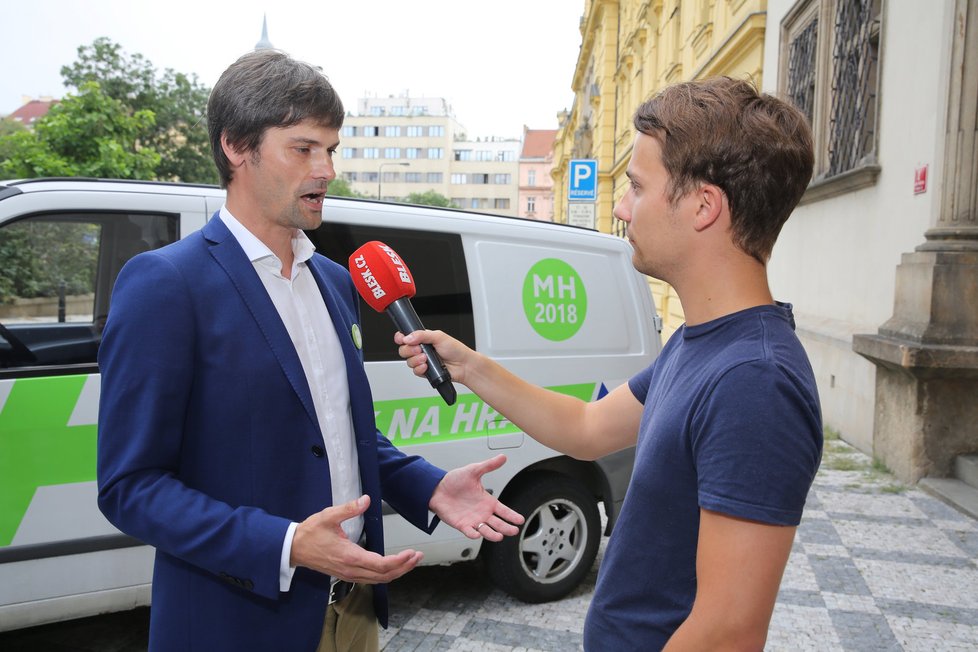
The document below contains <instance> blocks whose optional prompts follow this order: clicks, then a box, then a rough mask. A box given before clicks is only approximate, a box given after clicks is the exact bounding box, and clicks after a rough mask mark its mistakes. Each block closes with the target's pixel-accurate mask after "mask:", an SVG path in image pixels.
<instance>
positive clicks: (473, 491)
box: [428, 455, 523, 541]
mask: <svg viewBox="0 0 978 652" xmlns="http://www.w3.org/2000/svg"><path fill="white" fill-rule="evenodd" d="M505 463H506V456H505V455H497V456H496V457H493V458H491V459H488V460H486V461H484V462H475V463H473V464H468V465H466V466H463V467H461V468H458V469H453V470H451V471H449V472H448V473H447V474H446V475H445V477H444V478H442V480H441V482H439V483H438V486H437V487H435V493H433V494H432V495H431V501H430V502H429V503H428V507H429V508H430V509H431V511H433V512H434V513H435V514H437V515H438V517H439V518H440V519H441V520H443V521H445V522H446V523H448V524H449V525H451V526H452V527H453V528H455V529H456V530H458V531H459V532H461V533H462V534H464V535H465V536H467V537H468V538H470V539H478V538H479V537H480V536H481V537H483V538H485V539H488V540H489V541H502V538H503V537H504V536H513V535H514V534H516V533H517V532H519V531H520V530H519V528H518V527H517V526H518V525H521V524H522V523H523V517H522V516H521V515H520V514H519V513H517V512H515V511H513V510H512V509H510V508H509V507H507V506H506V505H504V504H502V503H501V502H499V500H498V499H497V498H496V497H495V496H493V495H492V494H490V493H489V492H487V491H486V490H485V488H483V486H482V476H484V475H485V474H486V473H489V472H490V471H495V470H496V469H498V468H499V467H501V466H502V465H503V464H505Z"/></svg>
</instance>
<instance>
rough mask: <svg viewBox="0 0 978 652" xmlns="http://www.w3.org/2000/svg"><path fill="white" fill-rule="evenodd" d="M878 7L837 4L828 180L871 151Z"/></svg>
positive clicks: (859, 0)
mask: <svg viewBox="0 0 978 652" xmlns="http://www.w3.org/2000/svg"><path fill="white" fill-rule="evenodd" d="M876 4H877V2H875V1H874V0H839V1H838V4H837V5H836V14H835V47H834V51H833V54H832V113H831V125H830V135H829V169H828V174H827V176H834V175H837V174H840V173H842V172H845V171H847V170H851V169H853V168H855V167H857V166H858V165H859V164H860V162H861V161H863V159H865V158H866V157H868V156H870V155H872V154H873V153H875V142H876V133H875V131H876V85H877V81H876V79H877V66H876V64H877V58H878V48H877V38H878V34H879V22H878V16H879V11H878V8H877V6H875V5H876Z"/></svg>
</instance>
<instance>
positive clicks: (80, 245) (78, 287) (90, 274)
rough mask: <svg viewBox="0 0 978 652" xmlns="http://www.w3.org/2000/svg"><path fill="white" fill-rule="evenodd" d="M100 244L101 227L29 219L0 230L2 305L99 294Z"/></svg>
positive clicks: (0, 290) (82, 223)
mask: <svg viewBox="0 0 978 652" xmlns="http://www.w3.org/2000/svg"><path fill="white" fill-rule="evenodd" d="M98 242H99V231H98V226H97V225H95V224H90V223H84V222H72V221H56V220H51V221H47V220H27V221H23V222H17V223H15V224H11V225H9V226H7V227H6V228H3V229H0V259H2V260H3V261H4V266H3V268H2V269H0V303H6V302H9V301H11V300H13V299H14V298H16V297H22V298H33V297H54V296H57V295H58V293H59V292H61V291H63V292H64V293H65V294H66V295H78V294H89V293H91V292H94V288H95V268H96V265H95V260H96V257H97V256H98Z"/></svg>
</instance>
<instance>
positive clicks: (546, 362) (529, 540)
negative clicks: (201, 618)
mask: <svg viewBox="0 0 978 652" xmlns="http://www.w3.org/2000/svg"><path fill="white" fill-rule="evenodd" d="M223 201H224V193H223V191H221V190H220V189H218V188H215V187H210V186H196V185H185V184H166V183H148V182H126V181H100V180H85V179H47V180H30V181H18V182H8V183H0V631H3V630H8V629H15V628H20V627H27V626H32V625H37V624H42V623H46V622H53V621H57V620H65V619H69V618H76V617H81V616H88V615H93V614H97V613H104V612H109V611H119V610H124V609H130V608H133V607H136V606H140V605H146V604H148V603H149V599H150V591H149V584H150V580H151V572H152V565H153V551H152V549H151V548H150V547H148V546H146V545H144V544H142V543H141V542H139V541H137V540H135V539H132V538H130V537H128V536H125V535H123V534H121V533H120V532H119V531H118V530H116V529H115V528H114V527H112V526H111V525H110V524H109V523H108V522H107V521H106V520H105V519H104V518H103V517H102V515H101V513H100V512H99V510H98V507H97V505H96V483H95V449H96V423H97V416H98V415H97V412H98V397H99V375H98V368H97V366H96V353H97V351H98V345H99V339H100V333H101V327H102V325H103V324H104V321H105V317H106V315H107V314H108V311H109V298H110V292H111V289H112V285H113V283H114V281H115V278H116V275H117V274H118V272H119V270H120V268H121V267H122V265H123V263H124V262H125V261H126V260H128V259H129V258H130V257H132V256H133V255H135V254H136V253H139V252H140V251H145V250H148V249H153V248H156V247H161V246H163V245H166V244H168V243H170V242H173V241H175V240H177V239H179V238H181V237H184V236H186V235H187V234H188V233H191V232H192V231H194V230H196V229H199V228H200V227H201V226H203V224H204V222H205V221H206V220H207V219H208V218H209V217H210V216H211V215H212V214H213V213H214V212H215V211H217V210H218V209H219V208H220V206H221V204H222V203H223ZM309 235H310V237H311V238H312V239H313V241H314V242H315V243H316V246H317V248H318V249H319V251H320V252H322V253H324V254H326V255H327V256H329V257H331V258H333V259H334V260H336V261H337V262H339V263H340V264H343V265H344V266H345V265H346V261H347V259H348V257H349V255H350V253H351V252H353V251H354V250H355V249H356V248H357V247H359V246H360V245H362V244H363V243H365V242H367V241H370V240H380V241H381V242H384V243H386V244H388V245H390V246H391V247H392V248H393V249H394V250H395V251H397V252H398V253H399V254H400V255H401V257H402V258H403V260H404V261H405V262H406V263H407V265H408V267H409V268H410V270H411V271H412V273H413V275H414V277H415V282H416V284H417V288H418V294H417V296H416V297H415V298H414V300H413V303H414V306H415V308H416V309H417V312H418V314H419V315H420V316H421V319H422V320H423V321H424V324H425V326H426V327H427V328H437V329H442V330H444V331H446V332H448V333H451V334H452V335H454V336H456V337H458V338H459V339H460V340H462V341H463V342H466V343H467V344H469V345H470V346H472V347H474V348H476V349H478V350H479V351H482V352H484V353H486V354H488V355H490V356H492V357H493V358H495V359H497V360H499V361H500V362H501V363H502V364H503V365H505V366H506V367H508V368H509V369H511V370H512V371H513V372H515V373H516V374H518V375H520V376H523V377H525V378H527V379H529V380H531V381H532V382H534V383H537V384H539V385H543V386H545V387H550V388H553V389H555V390H557V391H561V392H566V393H568V394H573V395H575V396H579V397H581V398H583V399H585V400H595V399H597V398H600V397H601V396H603V395H604V394H605V393H607V392H608V391H609V390H611V389H613V388H614V387H615V386H617V385H618V384H620V383H622V382H624V381H625V380H627V379H628V378H629V377H630V376H632V375H633V374H634V373H636V372H637V371H638V370H640V369H642V368H643V367H645V366H646V365H648V364H649V363H650V362H651V361H652V360H653V358H654V357H655V356H656V355H657V354H658V351H659V348H660V337H659V332H658V330H659V328H658V325H659V320H658V318H657V316H656V315H655V310H654V307H653V304H652V300H651V296H650V294H649V290H648V286H647V284H646V282H645V279H644V277H642V276H641V275H639V274H638V273H637V272H636V271H635V270H634V268H633V267H632V264H631V250H630V248H629V246H628V245H627V243H625V242H624V241H622V240H621V239H618V238H615V237H612V236H608V235H603V234H599V233H596V232H594V231H590V230H585V229H578V228H574V227H567V226H563V225H554V224H549V223H541V222H535V221H530V220H521V219H515V218H509V217H499V216H492V215H485V214H476V213H467V212H462V211H457V210H449V209H440V208H432V207H425V206H408V205H401V204H389V203H379V202H374V201H365V200H355V199H346V198H333V197H328V198H327V200H326V204H325V207H324V209H323V225H322V226H321V227H320V228H319V229H317V230H316V231H314V232H310V233H309ZM361 311H362V326H363V340H364V353H365V360H366V368H367V375H368V376H369V378H370V383H371V386H372V389H373V395H374V399H375V411H376V414H377V426H378V428H379V429H380V430H381V432H383V434H384V435H386V436H387V437H388V438H390V440H391V441H392V442H393V443H394V444H395V445H397V446H398V447H401V448H403V449H404V450H405V451H407V452H410V453H416V454H419V455H422V456H424V457H425V458H427V459H428V460H430V461H431V462H432V463H434V464H436V465H439V466H441V467H443V468H454V467H457V466H460V465H463V464H467V463H469V462H472V461H476V460H483V459H486V458H487V457H489V456H491V455H492V454H495V453H497V452H504V453H506V455H507V456H508V458H509V461H508V463H507V464H506V465H505V466H504V467H503V468H502V469H500V470H499V471H496V472H494V473H492V474H490V475H488V476H487V477H486V479H485V484H486V486H487V488H488V489H489V490H491V491H493V492H494V493H496V494H497V495H499V496H501V498H502V499H503V500H504V501H505V502H506V503H507V504H509V505H510V506H512V507H513V508H514V509H516V510H518V511H520V512H521V513H522V514H524V515H525V516H526V517H527V523H526V525H525V526H524V528H523V529H522V531H521V533H520V535H519V536H518V537H511V538H509V539H507V540H505V541H503V542H501V543H498V544H493V543H487V542H483V541H482V540H471V539H468V538H466V537H464V536H463V535H461V534H460V533H458V532H457V531H455V530H454V529H452V528H449V527H447V526H444V525H443V526H441V527H439V528H437V529H436V530H435V532H434V533H433V534H432V535H431V536H427V535H425V534H423V533H422V532H420V531H418V530H417V529H415V528H414V527H412V526H410V525H408V524H407V522H406V521H403V520H402V519H401V518H400V517H399V516H397V515H396V514H394V513H393V512H390V511H389V510H388V512H387V513H386V515H385V521H384V528H385V533H386V536H385V538H386V540H387V551H388V552H396V551H398V550H400V549H403V548H415V549H417V550H420V551H423V552H424V563H426V564H450V563H453V562H458V561H462V560H473V559H476V558H477V557H481V558H482V559H483V560H484V561H485V564H486V568H487V570H488V573H489V575H490V577H491V578H492V579H493V580H494V582H495V583H496V584H497V585H498V586H500V588H502V589H503V590H505V591H507V592H509V593H511V594H513V595H514V596H516V597H518V598H520V599H522V600H525V601H528V602H541V601H546V600H552V599H555V598H558V597H561V596H563V595H565V594H567V593H568V592H569V591H571V590H572V589H573V588H574V587H575V586H576V585H577V584H578V583H579V582H580V580H581V579H582V578H583V576H584V575H585V574H586V573H587V572H588V570H589V569H590V567H591V565H592V564H593V561H594V558H595V554H596V552H597V548H598V542H599V537H600V536H601V532H600V530H601V527H602V526H601V517H600V514H599V509H598V505H599V504H601V505H602V506H603V509H604V513H605V515H606V517H607V523H606V526H605V533H606V534H607V533H608V532H610V529H611V527H612V526H613V524H614V521H615V518H616V516H617V514H618V511H619V508H620V506H621V502H622V500H623V499H624V494H625V488H626V486H627V484H628V480H629V477H630V474H631V466H632V460H633V453H634V451H633V450H627V451H622V452H620V453H617V454H614V455H611V456H608V457H606V458H603V459H601V460H598V461H596V462H581V461H576V460H573V459H570V458H568V457H566V456H564V455H561V454H559V453H556V452H555V451H553V450H551V449H549V448H546V447H544V446H541V445H540V444H538V443H536V442H535V441H534V440H532V439H530V438H529V437H527V436H525V435H524V434H523V433H522V432H520V431H519V430H518V429H516V428H515V427H514V426H513V425H512V424H510V423H509V422H507V421H505V420H504V419H502V418H501V417H500V416H499V415H498V414H497V413H496V412H495V411H494V410H492V409H491V408H490V407H489V406H488V405H486V404H485V403H483V402H482V401H481V400H480V399H479V398H478V397H476V396H475V395H473V394H472V393H470V392H468V390H467V389H465V388H464V387H459V390H460V391H459V396H458V400H457V401H456V403H455V404H454V405H452V406H448V405H446V404H445V402H444V401H443V400H442V399H441V397H439V396H438V394H437V393H436V392H435V391H434V390H432V389H431V387H430V385H429V384H428V383H427V382H425V381H424V380H422V379H418V378H416V377H415V376H414V375H413V374H412V373H411V371H410V370H409V369H408V368H407V366H406V365H405V364H404V363H403V362H402V361H401V360H400V358H398V357H397V354H396V350H395V347H394V344H393V339H392V336H393V330H394V329H393V325H392V323H391V321H390V319H389V318H388V317H387V315H384V314H380V313H376V312H374V311H373V310H371V309H370V308H369V307H367V306H366V304H362V305H361Z"/></svg>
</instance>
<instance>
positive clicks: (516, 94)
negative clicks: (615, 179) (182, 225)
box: [0, 0, 584, 138]
mask: <svg viewBox="0 0 978 652" xmlns="http://www.w3.org/2000/svg"><path fill="white" fill-rule="evenodd" d="M583 8H584V1H583V0H493V1H492V2H483V1H479V0H414V1H413V2H405V1H404V0H342V1H337V0H309V1H297V0H274V1H268V0H265V1H264V2H261V1H258V0H235V1H234V2H224V1H217V0H153V1H148V0H27V1H22V2H16V3H14V4H12V5H11V6H10V7H8V8H7V9H6V10H5V11H4V19H3V23H4V29H3V34H2V36H0V62H3V64H2V69H0V115H6V114H8V113H10V112H11V111H13V110H15V109H16V108H17V107H19V106H20V105H21V99H22V96H25V95H28V96H32V97H38V96H43V95H51V96H54V97H61V96H63V95H64V93H65V89H64V87H63V86H62V84H61V75H60V70H61V66H63V65H66V64H70V63H72V62H74V61H75V60H76V59H77V49H78V46H79V45H89V44H91V43H92V41H93V40H95V39H96V38H97V37H100V36H106V37H108V38H110V39H111V40H112V41H114V42H116V43H118V44H120V45H121V46H122V47H123V49H124V50H125V51H126V52H128V53H130V54H134V53H140V54H142V55H143V56H145V57H146V58H148V59H149V60H150V61H151V62H152V63H153V65H154V66H155V67H156V68H157V69H158V70H160V71H162V70H163V69H165V68H173V69H174V70H176V71H178V72H184V73H196V74H197V76H198V78H199V80H200V82H201V83H203V84H205V85H207V86H209V87H210V86H213V85H214V83H215V82H216V81H217V79H218V77H219V76H220V74H221V72H222V71H223V70H224V69H225V68H226V67H227V66H228V65H229V64H230V63H232V62H233V61H234V60H235V59H236V58H237V57H238V56H240V55H241V54H243V53H245V52H247V51H249V50H251V49H253V48H254V47H255V43H257V42H258V40H259V38H260V36H261V25H262V16H263V15H266V14H267V17H268V35H269V40H270V41H271V42H272V44H273V45H274V46H275V47H276V48H278V49H281V50H285V51H286V52H288V53H289V54H291V55H292V56H293V57H295V58H297V59H302V60H305V61H308V62H310V63H313V64H315V65H318V66H321V67H322V68H323V70H324V71H325V72H326V74H327V75H328V76H329V78H330V81H331V82H332V83H333V85H334V87H335V88H336V89H337V91H338V92H339V94H340V97H341V98H342V99H343V103H344V104H345V105H346V107H347V108H348V109H352V110H356V101H357V99H358V98H360V97H364V96H367V95H379V96H385V95H391V94H393V95H398V94H402V93H404V92H409V93H410V94H411V95H414V96H434V97H444V98H446V99H447V100H448V101H449V102H450V103H451V105H452V107H453V108H454V110H455V115H456V117H457V118H458V120H459V121H460V122H461V123H462V124H463V125H464V126H465V127H466V129H467V130H468V134H469V136H470V137H472V138H474V137H476V136H490V135H492V136H505V137H520V136H521V135H522V129H523V125H524V124H526V125H528V126H529V127H531V128H535V129H556V128H557V118H556V114H557V112H558V111H560V110H561V109H564V108H567V109H569V108H570V106H571V103H572V101H573V93H572V91H571V89H570V86H571V81H572V78H573V75H574V66H575V64H576V63H577V54H578V51H579V49H580V44H581V34H580V30H579V22H580V18H581V14H582V12H583Z"/></svg>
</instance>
